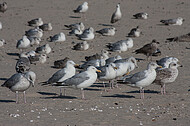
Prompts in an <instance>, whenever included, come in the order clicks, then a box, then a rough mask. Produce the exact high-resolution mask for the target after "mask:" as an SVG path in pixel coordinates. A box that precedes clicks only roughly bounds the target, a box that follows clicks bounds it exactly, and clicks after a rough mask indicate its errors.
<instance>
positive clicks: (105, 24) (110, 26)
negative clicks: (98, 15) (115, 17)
mask: <svg viewBox="0 0 190 126" xmlns="http://www.w3.org/2000/svg"><path fill="white" fill-rule="evenodd" d="M98 25H102V26H110V27H113V25H110V24H101V23H100V24H98Z"/></svg>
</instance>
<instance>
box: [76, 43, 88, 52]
mask: <svg viewBox="0 0 190 126" xmlns="http://www.w3.org/2000/svg"><path fill="white" fill-rule="evenodd" d="M87 49H89V44H88V42H87V41H83V42H79V43H77V44H76V45H74V46H73V50H79V51H85V50H87Z"/></svg>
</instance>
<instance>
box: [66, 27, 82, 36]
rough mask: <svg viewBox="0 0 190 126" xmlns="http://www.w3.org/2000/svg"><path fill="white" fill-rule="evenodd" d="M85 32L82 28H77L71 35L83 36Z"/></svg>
mask: <svg viewBox="0 0 190 126" xmlns="http://www.w3.org/2000/svg"><path fill="white" fill-rule="evenodd" d="M82 33H83V31H82V30H81V29H80V28H75V29H73V30H72V31H70V32H69V35H81V34H82Z"/></svg>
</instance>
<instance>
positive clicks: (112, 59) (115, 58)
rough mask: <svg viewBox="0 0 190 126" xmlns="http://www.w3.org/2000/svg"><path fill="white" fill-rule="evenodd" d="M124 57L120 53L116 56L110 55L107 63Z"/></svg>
mask: <svg viewBox="0 0 190 126" xmlns="http://www.w3.org/2000/svg"><path fill="white" fill-rule="evenodd" d="M119 59H122V57H121V56H120V55H116V56H114V57H110V58H108V59H106V64H110V63H113V62H115V61H116V60H119Z"/></svg>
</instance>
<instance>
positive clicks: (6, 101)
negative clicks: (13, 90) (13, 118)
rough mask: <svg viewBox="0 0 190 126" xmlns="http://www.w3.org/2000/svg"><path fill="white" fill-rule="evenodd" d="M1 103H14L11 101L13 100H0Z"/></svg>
mask: <svg viewBox="0 0 190 126" xmlns="http://www.w3.org/2000/svg"><path fill="white" fill-rule="evenodd" d="M1 102H4V103H9V102H15V101H13V100H0V103H1Z"/></svg>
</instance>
